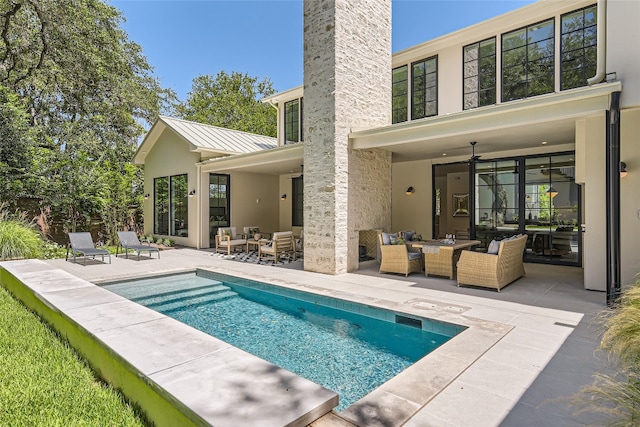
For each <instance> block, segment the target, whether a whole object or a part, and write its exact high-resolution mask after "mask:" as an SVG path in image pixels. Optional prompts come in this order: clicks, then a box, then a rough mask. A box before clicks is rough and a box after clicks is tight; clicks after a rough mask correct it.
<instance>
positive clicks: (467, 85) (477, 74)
mask: <svg viewBox="0 0 640 427" xmlns="http://www.w3.org/2000/svg"><path fill="white" fill-rule="evenodd" d="M462 57H463V70H464V76H463V78H464V82H463V86H464V95H463V96H464V99H463V108H464V109H465V110H468V109H471V108H477V107H484V106H485V105H493V104H495V103H496V39H495V37H493V38H490V39H486V40H483V41H481V42H478V43H473V44H470V45H467V46H465V47H464V48H463V49H462Z"/></svg>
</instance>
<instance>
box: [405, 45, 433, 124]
mask: <svg viewBox="0 0 640 427" xmlns="http://www.w3.org/2000/svg"><path fill="white" fill-rule="evenodd" d="M437 114H438V57H437V56H432V57H431V58H427V59H424V60H422V61H418V62H414V63H413V64H411V120H416V119H421V118H423V117H430V116H435V115H437Z"/></svg>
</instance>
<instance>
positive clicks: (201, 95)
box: [177, 71, 277, 137]
mask: <svg viewBox="0 0 640 427" xmlns="http://www.w3.org/2000/svg"><path fill="white" fill-rule="evenodd" d="M274 93H275V91H274V89H273V84H272V83H271V81H270V80H269V79H263V80H259V79H258V78H257V77H251V76H249V75H247V74H244V73H239V72H236V71H234V72H232V73H231V74H228V73H227V72H225V71H220V72H219V73H218V74H217V75H216V76H212V75H204V76H198V77H196V78H195V79H193V84H192V88H191V92H189V94H188V95H187V99H186V101H185V102H184V103H181V104H179V105H178V106H177V112H178V114H179V115H180V117H182V118H183V119H186V120H192V121H195V122H200V123H206V124H210V125H214V126H220V127H224V128H228V129H235V130H240V131H244V132H250V133H255V134H259V135H265V136H273V137H275V136H276V132H277V130H276V126H277V123H276V110H275V109H274V108H273V107H271V106H269V105H267V104H264V103H262V102H261V101H260V100H261V99H262V98H264V97H267V96H270V95H273V94H274Z"/></svg>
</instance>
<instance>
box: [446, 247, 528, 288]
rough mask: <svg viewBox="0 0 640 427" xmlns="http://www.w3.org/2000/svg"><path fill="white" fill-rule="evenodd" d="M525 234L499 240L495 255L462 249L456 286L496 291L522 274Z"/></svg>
mask: <svg viewBox="0 0 640 427" xmlns="http://www.w3.org/2000/svg"><path fill="white" fill-rule="evenodd" d="M526 244H527V236H526V235H524V236H520V237H517V238H515V239H511V240H503V241H502V242H500V249H499V250H498V254H497V255H492V254H486V253H481V252H472V251H463V252H462V254H461V255H460V260H459V261H458V286H460V285H473V286H482V287H485V288H494V289H496V290H497V291H498V292H500V289H501V288H503V287H505V286H506V285H508V284H509V283H511V282H513V281H515V280H517V279H519V278H520V277H522V276H524V274H525V272H524V264H523V263H522V254H523V253H524V249H525V246H526Z"/></svg>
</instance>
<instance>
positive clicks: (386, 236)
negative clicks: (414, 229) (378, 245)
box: [382, 233, 398, 245]
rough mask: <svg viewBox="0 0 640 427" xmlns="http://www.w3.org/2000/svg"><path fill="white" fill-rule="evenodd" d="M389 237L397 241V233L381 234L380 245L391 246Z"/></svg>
mask: <svg viewBox="0 0 640 427" xmlns="http://www.w3.org/2000/svg"><path fill="white" fill-rule="evenodd" d="M391 236H394V237H395V239H396V240H397V239H398V233H382V244H383V245H390V244H391Z"/></svg>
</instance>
